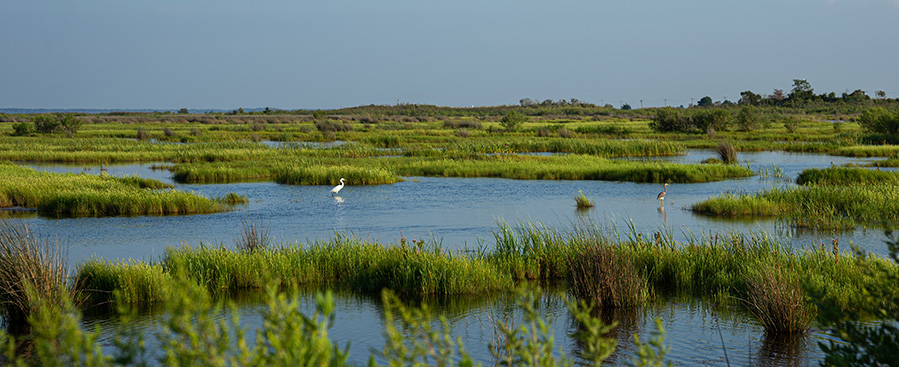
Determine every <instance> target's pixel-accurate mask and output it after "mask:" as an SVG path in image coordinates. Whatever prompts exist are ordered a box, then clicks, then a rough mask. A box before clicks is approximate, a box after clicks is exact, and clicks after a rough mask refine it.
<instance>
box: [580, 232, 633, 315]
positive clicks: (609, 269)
mask: <svg viewBox="0 0 899 367" xmlns="http://www.w3.org/2000/svg"><path fill="white" fill-rule="evenodd" d="M568 266H569V268H570V270H569V273H570V274H571V282H570V284H571V292H572V293H573V294H574V296H575V297H576V298H578V299H581V300H585V301H587V302H590V303H592V304H594V305H596V307H599V308H601V309H617V308H630V307H637V306H639V305H641V304H642V302H643V300H644V299H645V298H646V297H645V292H644V285H643V278H642V277H641V275H640V274H639V273H638V272H637V269H636V267H635V266H634V264H633V262H632V260H631V259H628V258H626V257H622V256H620V255H617V254H616V253H615V249H614V248H612V247H610V246H603V245H600V244H593V245H590V244H587V245H582V246H581V247H580V248H579V250H578V251H577V252H575V253H573V254H571V255H569V258H568Z"/></svg>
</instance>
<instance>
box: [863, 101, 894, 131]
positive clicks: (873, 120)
mask: <svg viewBox="0 0 899 367" xmlns="http://www.w3.org/2000/svg"><path fill="white" fill-rule="evenodd" d="M858 123H859V125H861V127H862V129H864V130H865V131H868V132H872V133H880V134H897V133H899V112H891V111H888V110H887V109H885V108H883V107H872V108H869V109H867V110H865V112H863V113H862V115H861V116H859V118H858Z"/></svg>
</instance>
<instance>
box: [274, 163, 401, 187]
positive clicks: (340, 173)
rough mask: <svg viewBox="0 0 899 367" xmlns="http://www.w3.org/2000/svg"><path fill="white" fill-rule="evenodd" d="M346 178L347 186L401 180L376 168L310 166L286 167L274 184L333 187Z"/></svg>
mask: <svg viewBox="0 0 899 367" xmlns="http://www.w3.org/2000/svg"><path fill="white" fill-rule="evenodd" d="M342 177H343V178H346V181H347V185H360V186H361V185H381V184H390V183H396V182H399V181H401V180H402V179H401V178H400V177H399V176H398V175H396V174H394V173H391V172H390V171H388V170H385V169H381V168H377V167H356V166H349V165H335V166H323V165H310V166H306V167H286V168H282V169H281V170H279V171H278V172H277V173H276V174H275V178H274V180H275V182H277V183H280V184H288V185H333V184H337V183H339V182H338V181H340V178H342Z"/></svg>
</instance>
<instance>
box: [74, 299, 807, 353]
mask: <svg viewBox="0 0 899 367" xmlns="http://www.w3.org/2000/svg"><path fill="white" fill-rule="evenodd" d="M313 295H314V292H311V291H304V292H301V293H299V294H297V295H296V296H297V297H298V299H299V300H300V303H299V308H300V311H301V312H303V313H304V314H306V315H312V313H313V312H314V311H315V297H314V296H313ZM563 297H565V294H564V292H559V291H549V292H547V293H545V294H544V295H543V296H542V297H541V298H539V299H538V302H537V305H536V306H537V309H536V310H537V312H538V313H539V315H540V316H541V317H543V318H544V319H546V320H549V321H550V322H551V324H550V329H549V332H551V333H552V335H554V336H555V341H556V342H555V343H556V348H554V350H556V351H558V350H564V351H565V353H566V354H567V355H568V356H569V357H571V358H574V359H575V360H576V361H578V362H584V361H581V360H580V359H579V357H577V356H578V355H579V351H580V350H582V348H583V346H582V345H581V344H579V343H578V342H577V341H576V340H575V339H573V338H572V337H571V335H572V334H573V333H574V332H576V331H577V330H578V328H579V325H578V323H577V322H576V321H574V319H573V318H572V317H571V316H570V314H569V313H568V310H567V306H566V303H565V302H564V298H563ZM335 299H336V308H335V310H336V311H335V319H334V324H333V328H332V329H331V330H330V331H329V332H328V335H329V337H330V338H331V340H332V341H334V342H335V344H337V345H339V346H341V347H343V346H345V345H347V343H349V342H352V343H351V346H352V348H351V350H350V362H351V363H355V364H356V365H365V364H367V363H368V358H369V355H371V354H372V352H375V354H374V355H375V360H376V362H378V363H381V364H383V363H385V360H384V358H383V356H381V355H379V354H378V353H377V352H378V351H381V350H383V346H384V343H385V338H384V333H383V332H384V322H385V321H384V308H383V305H382V304H381V299H380V296H379V295H360V294H355V293H349V292H343V291H339V290H337V291H336V292H335ZM230 302H232V303H233V304H234V305H235V306H236V307H235V308H234V310H233V312H236V313H237V316H238V317H239V320H240V323H239V324H238V325H237V326H239V327H242V328H245V329H246V331H245V335H248V336H254V335H256V330H258V329H259V328H261V327H262V326H263V318H262V314H263V311H264V310H265V308H266V307H267V306H266V303H265V300H264V296H262V295H260V294H258V293H248V294H247V293H245V294H238V295H234V296H233V297H231V298H230ZM422 302H424V303H427V304H428V305H429V306H430V307H431V309H432V310H433V313H432V315H433V317H434V322H435V323H436V322H437V321H438V319H437V318H438V317H439V315H445V316H446V319H447V322H448V325H449V331H450V334H451V335H453V336H454V337H455V336H458V337H461V338H462V343H463V345H464V346H465V350H466V352H468V353H469V354H470V355H471V356H472V358H473V359H475V360H476V361H479V362H483V363H484V365H491V364H493V363H494V362H496V361H495V360H494V357H493V354H492V353H491V352H490V347H489V346H490V345H494V346H498V345H502V343H503V336H502V333H501V332H499V331H498V329H497V328H496V325H497V323H508V324H511V325H516V326H517V325H522V322H523V314H522V311H521V309H519V308H518V307H517V306H516V304H515V300H514V299H513V298H512V297H511V296H509V295H505V294H485V295H475V296H466V297H453V298H420V299H406V300H404V303H405V304H406V305H410V306H414V305H419V304H421V303H422ZM595 312H597V313H596V314H595V315H596V316H598V317H600V319H601V320H602V321H603V322H604V323H606V324H611V323H617V327H615V328H614V329H612V330H611V331H610V332H609V333H608V334H606V336H607V337H611V338H614V339H615V340H616V341H617V347H616V349H615V351H614V352H613V353H612V355H611V356H610V357H609V358H608V359H607V360H606V361H605V364H604V365H608V366H626V365H629V364H630V361H631V359H632V358H633V357H634V356H635V354H636V352H637V349H636V345H635V343H634V334H637V335H639V336H640V338H641V340H643V341H646V340H647V339H648V338H649V337H650V334H651V332H652V331H653V330H655V327H656V326H655V323H654V320H655V318H657V317H660V318H661V319H662V321H663V324H664V328H665V330H666V333H667V336H666V341H665V344H666V345H667V346H669V347H670V350H671V352H670V354H669V355H668V356H669V358H668V359H669V360H671V361H673V362H674V363H675V364H676V365H691V366H693V365H701V366H726V365H727V362H726V361H725V358H724V353H723V351H726V352H727V353H728V359H729V361H730V365H734V366H745V365H753V366H755V365H763V366H772V367H775V366H811V365H815V364H817V362H816V361H817V360H820V359H821V358H823V354H822V353H821V351H820V350H819V349H818V348H817V346H816V342H818V341H822V340H824V336H823V335H821V334H820V333H818V332H814V331H813V332H812V333H810V334H809V335H807V336H805V337H803V338H800V339H792V340H784V339H778V338H768V337H765V333H764V330H763V329H762V328H761V327H760V326H758V325H756V324H755V323H754V322H753V320H752V319H751V318H749V316H748V315H746V314H744V313H741V312H735V311H733V310H727V309H723V310H722V309H721V308H720V307H716V306H715V305H714V304H708V303H701V302H678V301H661V302H659V303H656V304H654V305H652V306H650V307H646V308H643V309H636V308H633V309H629V310H625V311H609V310H605V311H602V312H599V311H595ZM213 316H214V318H215V319H218V320H225V321H227V320H231V319H232V311H231V310H228V309H227V308H226V309H225V310H222V311H219V312H217V313H215V314H214V315H213ZM164 318H165V315H164V314H163V313H162V312H161V311H160V310H158V309H150V310H143V311H141V312H140V313H139V314H137V315H135V316H132V320H133V321H132V323H131V324H129V325H127V326H123V325H122V324H121V323H120V322H119V320H118V318H117V317H113V316H109V315H108V314H101V313H96V312H95V313H90V312H88V313H86V315H85V318H84V326H85V327H86V328H88V329H89V330H93V328H94V327H99V328H100V330H101V336H100V340H99V342H100V344H101V346H102V348H103V349H104V352H106V353H112V352H113V351H114V349H115V347H114V343H113V341H114V340H115V337H116V335H117V334H120V333H121V332H122V331H123V330H127V329H129V328H130V330H132V331H133V332H136V333H138V334H140V335H144V336H145V339H146V342H147V348H148V350H149V351H150V352H151V353H150V355H149V356H148V358H150V359H151V360H150V361H149V362H153V360H155V358H156V357H159V356H161V355H162V350H161V347H162V346H161V344H160V341H159V340H158V339H157V338H156V337H155V336H156V335H159V334H160V333H161V332H162V330H163V329H162V328H163V323H164ZM719 318H720V322H718V321H719V320H718V319H719ZM435 325H436V324H435ZM719 328H720V329H719ZM719 330H720V331H719ZM252 340H253V338H252V337H251V338H250V340H249V341H250V342H252Z"/></svg>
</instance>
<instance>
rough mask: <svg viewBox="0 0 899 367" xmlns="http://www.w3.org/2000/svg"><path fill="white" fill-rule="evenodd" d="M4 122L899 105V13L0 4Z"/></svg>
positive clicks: (879, 4)
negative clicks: (144, 113) (381, 110)
mask: <svg viewBox="0 0 899 367" xmlns="http://www.w3.org/2000/svg"><path fill="white" fill-rule="evenodd" d="M0 55H2V56H0V108H4V107H5V108H11V107H18V108H112V109H126V108H150V109H153V108H159V109H172V108H175V109H177V108H181V107H187V108H191V109H203V108H221V109H236V108H238V107H244V108H255V107H266V106H270V107H272V108H283V109H298V108H338V107H347V106H358V105H367V104H394V103H397V102H405V103H425V104H436V105H444V106H471V105H477V106H488V105H503V104H517V103H518V101H519V100H520V99H522V98H525V97H527V98H532V99H535V100H544V99H553V100H558V99H570V98H577V99H579V100H582V101H587V102H592V103H597V104H600V103H609V104H612V105H614V106H616V107H618V106H620V105H621V103H628V104H630V105H631V106H633V107H639V106H640V105H641V100H642V101H643V102H642V103H643V105H644V106H647V107H649V106H660V105H664V104H666V103H667V104H668V105H674V106H677V105H682V104H683V105H686V104H689V103H690V101H691V98H693V99H695V100H698V99H699V98H701V97H703V96H706V95H708V96H711V97H712V98H713V99H714V100H723V99H724V98H725V97H726V98H728V99H730V100H737V99H739V94H740V92H741V91H744V90H752V91H753V92H755V93H760V94H769V93H771V92H772V91H773V90H774V89H775V88H778V89H783V90H785V91H788V90H789V89H790V88H791V86H792V80H793V79H797V78H799V79H807V80H808V81H809V82H810V83H811V85H812V87H813V88H814V89H815V92H816V93H822V92H836V93H837V94H840V93H842V92H845V91H850V92H851V91H852V90H855V89H862V90H865V91H867V92H868V94H869V95H872V96H873V94H874V92H875V91H878V90H883V91H885V92H887V95H888V96H889V97H891V98H896V97H899V70H897V67H896V65H897V60H899V0H851V1H850V0H830V1H827V0H777V1H771V0H760V1H739V2H738V1H721V0H703V1H693V0H684V1H670V0H625V1H615V2H608V1H580V0H561V1H529V0H519V1H504V0H498V1H491V0H488V1H483V0H481V1H469V0H458V1H431V0H384V1H350V0H328V1H278V0H261V1H252V2H250V1H229V0H218V1H206V0H178V1H175V0H159V1H141V2H138V1H128V0H90V1H85V0H66V1H44V0H30V1H22V0H0Z"/></svg>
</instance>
